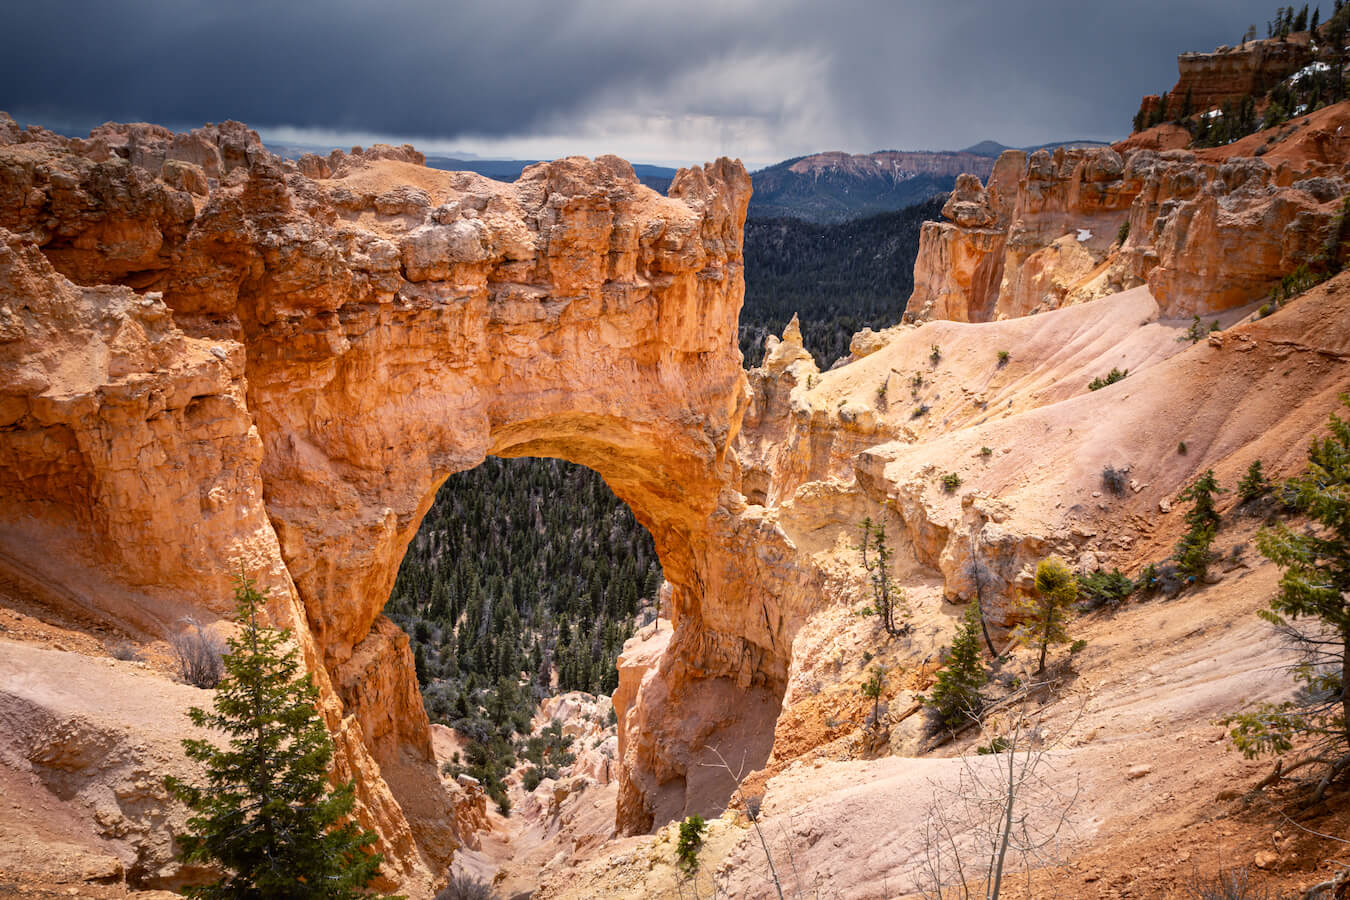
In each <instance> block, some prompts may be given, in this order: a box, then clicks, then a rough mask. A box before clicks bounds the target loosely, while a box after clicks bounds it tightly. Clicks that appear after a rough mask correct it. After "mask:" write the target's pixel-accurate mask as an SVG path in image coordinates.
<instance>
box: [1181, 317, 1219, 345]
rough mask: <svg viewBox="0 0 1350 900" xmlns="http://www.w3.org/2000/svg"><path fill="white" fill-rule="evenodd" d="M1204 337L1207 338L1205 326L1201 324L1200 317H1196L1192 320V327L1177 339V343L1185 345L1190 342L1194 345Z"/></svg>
mask: <svg viewBox="0 0 1350 900" xmlns="http://www.w3.org/2000/svg"><path fill="white" fill-rule="evenodd" d="M1214 324H1215V325H1217V324H1219V323H1218V322H1215V323H1214ZM1204 336H1205V326H1204V325H1203V324H1201V322H1200V317H1199V316H1195V317H1193V318H1192V319H1191V327H1190V328H1187V329H1186V331H1185V332H1184V333H1183V334H1182V335H1181V336H1180V337H1178V338H1177V343H1178V344H1182V343H1185V342H1186V341H1190V342H1191V343H1192V344H1194V343H1196V342H1197V341H1199V340H1200V339H1201V338H1202V337H1204Z"/></svg>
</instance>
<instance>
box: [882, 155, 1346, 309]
mask: <svg viewBox="0 0 1350 900" xmlns="http://www.w3.org/2000/svg"><path fill="white" fill-rule="evenodd" d="M1012 154H1013V151H1009V152H1008V153H1005V154H1004V156H1003V157H1002V158H1001V159H1000V161H999V167H1000V170H1001V169H1003V167H1007V168H1008V169H1018V170H1020V171H1019V172H1018V174H1017V175H1016V188H1015V191H1013V190H1010V189H1009V188H1008V187H1006V185H1008V184H1010V183H1011V182H1012V180H1013V179H1012V178H1011V177H1008V176H1005V179H1006V180H1005V181H1003V182H1002V184H998V185H995V184H993V183H992V182H991V186H990V188H988V189H986V190H981V188H980V186H979V185H978V184H977V183H973V179H965V180H963V182H962V184H961V185H959V186H958V188H957V190H956V191H954V192H953V193H952V198H951V200H950V201H949V202H948V204H947V206H946V207H944V210H943V212H944V215H946V216H947V217H948V218H949V219H951V220H952V221H951V222H949V223H927V224H926V225H925V226H924V232H923V236H922V238H921V240H920V245H919V256H918V258H917V260H916V261H915V266H914V273H915V278H914V283H915V288H914V293H913V294H912V295H911V297H910V301H909V305H908V308H907V311H906V315H907V316H908V317H910V318H913V319H939V318H946V319H953V320H956V321H966V322H980V321H991V320H995V319H1004V318H1012V317H1017V316H1024V315H1028V314H1030V313H1033V312H1041V311H1045V310H1048V309H1057V308H1059V307H1060V306H1064V305H1067V304H1072V303H1082V302H1085V301H1088V300H1092V299H1096V298H1098V297H1102V296H1105V295H1107V294H1110V293H1116V292H1119V291H1121V290H1127V289H1129V288H1132V287H1135V286H1137V285H1141V284H1147V285H1148V286H1149V288H1150V289H1151V290H1152V292H1153V295H1154V297H1155V298H1156V299H1157V300H1158V302H1159V304H1160V305H1161V307H1162V312H1163V314H1164V315H1165V316H1191V315H1208V314H1212V313H1216V312H1221V311H1223V310H1227V309H1232V308H1234V307H1237V306H1242V305H1244V304H1247V303H1250V302H1252V301H1254V300H1257V299H1259V298H1261V297H1263V296H1265V295H1267V294H1268V293H1269V292H1270V290H1271V289H1272V287H1274V285H1276V284H1277V283H1278V282H1279V281H1280V279H1281V278H1282V277H1283V276H1285V275H1287V274H1288V273H1290V272H1291V271H1293V270H1294V269H1295V268H1297V267H1298V266H1299V265H1300V264H1301V263H1304V262H1307V261H1308V260H1309V259H1311V258H1313V257H1314V256H1316V254H1317V253H1318V252H1319V251H1320V250H1321V248H1322V247H1323V245H1324V244H1325V243H1326V241H1327V239H1328V237H1329V235H1330V231H1331V229H1332V227H1333V224H1334V223H1335V221H1336V217H1337V216H1338V215H1339V213H1340V209H1341V204H1340V198H1341V197H1342V196H1343V195H1344V194H1345V193H1346V191H1347V189H1350V177H1347V172H1346V171H1345V170H1344V169H1343V168H1342V167H1341V166H1339V165H1336V166H1333V165H1329V164H1327V163H1326V162H1323V161H1321V160H1317V161H1309V162H1306V163H1304V164H1303V165H1302V166H1301V167H1299V166H1296V165H1294V164H1292V163H1290V162H1288V161H1284V162H1281V163H1280V164H1279V165H1278V166H1272V165H1270V164H1268V163H1266V162H1264V161H1262V160H1261V159H1257V158H1241V157H1230V158H1226V159H1225V158H1214V157H1212V156H1210V157H1207V158H1204V159H1202V158H1199V157H1198V156H1197V155H1196V154H1193V153H1190V152H1188V151H1183V150H1171V151H1164V152H1157V151H1153V150H1147V149H1126V150H1125V151H1124V152H1123V153H1119V152H1117V151H1116V150H1114V149H1111V148H1088V149H1065V148H1060V149H1058V150H1056V151H1055V152H1054V153H1053V154H1051V153H1048V152H1046V151H1037V152H1036V153H1033V154H1032V155H1031V156H1030V157H1027V158H1026V159H1025V162H1023V160H1022V158H1021V157H1020V156H1014V155H1012ZM998 176H999V170H996V172H995V178H997V177H998ZM996 193H997V194H998V195H999V196H1005V195H1008V194H1013V195H1014V196H1015V200H1014V202H1013V203H1012V208H1011V211H1010V212H1009V213H1008V215H1007V216H1006V218H1005V219H1000V217H999V215H997V211H996V210H995V209H994V208H993V207H992V206H991V205H990V203H989V201H988V200H987V199H986V198H987V197H989V196H994V195H995V194H996ZM1003 223H1006V224H1003ZM995 272H1001V276H1000V277H999V279H998V283H997V285H994V283H993V282H994V278H993V274H994V273H995Z"/></svg>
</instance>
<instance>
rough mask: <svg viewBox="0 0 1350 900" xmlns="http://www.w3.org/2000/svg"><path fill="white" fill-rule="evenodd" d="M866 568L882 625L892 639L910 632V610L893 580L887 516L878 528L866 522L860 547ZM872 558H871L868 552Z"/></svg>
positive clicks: (873, 601) (863, 525)
mask: <svg viewBox="0 0 1350 900" xmlns="http://www.w3.org/2000/svg"><path fill="white" fill-rule="evenodd" d="M858 549H859V551H861V555H862V564H863V568H864V569H866V570H867V580H868V582H869V584H870V585H871V588H872V603H873V607H872V608H873V609H874V610H875V611H876V613H877V615H879V616H881V624H882V626H883V627H884V628H885V629H886V633H887V634H889V635H891V636H896V635H901V634H905V633H906V632H908V631H909V622H908V621H907V619H908V617H909V607H908V606H907V605H906V603H905V592H904V591H902V590H901V589H900V588H899V586H898V585H896V583H895V581H894V579H892V578H891V555H892V553H891V548H890V546H889V545H888V544H887V543H886V522H885V514H884V513H883V514H882V519H881V520H879V521H878V522H877V523H876V524H875V525H874V524H873V523H872V520H871V519H870V518H868V519H863V522H862V543H861V544H860V545H859V546H858ZM869 549H870V550H871V551H872V557H871V558H870V559H869V558H868V555H867V554H868V550H869Z"/></svg>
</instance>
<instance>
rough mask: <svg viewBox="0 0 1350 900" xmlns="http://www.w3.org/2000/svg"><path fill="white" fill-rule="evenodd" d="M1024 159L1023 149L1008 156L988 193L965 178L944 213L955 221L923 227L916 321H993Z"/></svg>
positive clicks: (913, 308)
mask: <svg viewBox="0 0 1350 900" xmlns="http://www.w3.org/2000/svg"><path fill="white" fill-rule="evenodd" d="M1025 160H1026V154H1025V153H1024V152H1022V151H1020V150H1008V151H1005V152H1004V153H1003V154H1002V155H1001V156H999V158H998V162H997V163H996V164H995V166H994V170H993V172H992V173H991V175H990V177H989V185H988V187H987V188H986V187H984V186H982V185H981V184H980V182H979V179H978V178H976V177H975V176H973V175H969V174H967V175H962V176H961V177H960V178H958V179H957V183H956V189H955V190H954V191H952V195H951V197H950V199H948V201H947V203H946V205H944V206H943V208H942V214H943V215H944V216H946V217H947V218H948V219H950V220H951V221H950V222H925V223H924V225H923V230H922V232H921V233H920V235H919V254H918V256H917V258H916V259H915V262H914V292H913V294H911V295H910V301H909V307H908V311H909V312H911V313H913V315H914V316H915V317H917V318H921V319H955V320H957V321H962V322H969V321H982V320H984V319H987V318H988V317H989V315H990V313H991V310H992V306H993V303H994V302H995V301H996V300H997V299H998V292H999V286H1000V284H1001V283H1002V280H1003V255H1004V249H1005V247H1006V244H1007V230H1008V222H1009V218H1010V216H1011V215H1012V209H1013V205H1014V203H1015V202H1016V198H1017V183H1018V179H1019V178H1020V177H1021V170H1022V167H1023V165H1024V163H1025ZM972 317H973V318H972Z"/></svg>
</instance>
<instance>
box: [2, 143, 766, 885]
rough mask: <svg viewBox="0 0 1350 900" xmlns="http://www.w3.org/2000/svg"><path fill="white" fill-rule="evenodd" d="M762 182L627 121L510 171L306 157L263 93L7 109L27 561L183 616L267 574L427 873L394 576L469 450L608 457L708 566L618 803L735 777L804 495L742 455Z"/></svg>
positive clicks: (334, 720) (18, 566) (21, 544)
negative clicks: (756, 205)
mask: <svg viewBox="0 0 1350 900" xmlns="http://www.w3.org/2000/svg"><path fill="white" fill-rule="evenodd" d="M749 194H750V182H749V178H748V176H747V175H746V173H745V171H744V169H743V168H742V167H741V166H740V165H739V164H738V163H735V162H731V161H728V160H719V161H718V162H716V163H712V164H709V165H707V166H705V167H703V168H700V169H687V170H682V171H681V172H680V173H679V174H678V175H677V176H676V178H675V179H674V182H673V184H672V186H671V188H670V191H669V196H667V197H662V196H659V195H657V194H656V193H654V192H653V191H651V190H649V189H647V188H645V187H643V186H642V185H640V184H639V182H638V181H637V179H636V178H635V177H634V174H633V171H632V168H631V167H630V166H629V165H628V164H627V163H625V162H623V161H622V160H619V159H617V158H614V157H602V158H600V159H597V160H594V161H591V160H585V159H579V158H574V159H567V160H561V161H558V162H555V163H548V164H541V165H537V166H533V167H531V168H529V169H527V170H526V172H525V173H524V174H523V175H522V177H521V178H520V180H519V181H517V182H516V183H515V184H502V183H498V182H494V181H491V180H488V179H486V178H482V177H479V176H476V175H472V174H466V173H447V172H440V171H435V170H431V169H427V168H425V167H424V166H422V165H421V158H420V155H418V154H417V153H416V151H413V150H412V149H411V148H408V147H404V148H390V147H376V148H373V149H371V150H367V151H353V153H351V154H341V153H336V154H333V155H332V156H330V157H327V158H323V159H320V158H318V157H307V158H305V159H302V160H301V161H299V162H298V163H296V162H290V161H285V160H281V159H278V158H276V157H274V156H273V155H271V154H269V153H267V152H266V151H265V150H264V149H263V148H262V146H261V144H260V143H259V141H258V138H257V136H256V134H253V133H252V132H250V131H248V130H247V129H246V128H244V127H243V126H240V125H238V124H237V123H227V124H226V125H222V126H208V127H207V128H204V129H198V130H197V131H194V132H192V133H191V134H187V135H182V134H173V133H171V132H168V131H166V130H164V129H160V128H157V127H154V126H145V125H134V126H105V127H104V128H101V129H99V130H98V131H96V132H95V133H94V134H92V135H91V136H90V138H88V139H66V138H62V137H59V136H57V135H54V134H51V133H50V132H46V131H43V130H41V129H35V128H30V129H27V130H21V129H19V128H18V127H17V125H15V124H14V122H13V120H12V119H9V118H8V117H3V116H0V229H3V232H0V234H3V243H2V244H0V248H3V249H2V250H0V253H2V254H3V255H0V267H2V268H0V354H3V357H2V358H3V362H4V367H3V370H0V371H3V376H2V379H3V380H0V462H3V466H0V473H2V474H0V478H3V479H4V484H3V488H4V490H5V493H6V497H7V501H8V502H7V503H6V504H5V506H4V509H3V510H0V564H3V565H4V566H5V567H6V572H7V573H9V574H12V575H13V577H16V578H18V577H22V578H24V579H26V581H27V582H28V583H32V584H35V585H40V586H42V589H43V591H44V593H45V595H46V596H47V597H48V599H49V600H50V602H52V603H55V604H60V605H64V606H69V607H72V608H78V609H79V610H80V611H81V612H82V613H84V614H86V615H92V616H94V617H96V618H98V619H101V620H104V621H108V622H112V623H115V624H116V625H118V626H119V627H122V628H125V629H129V630H132V631H134V632H136V633H140V634H142V635H144V636H149V637H156V636H160V637H162V636H164V635H166V634H168V633H169V632H171V631H173V630H175V629H176V628H177V627H179V625H180V620H181V619H182V618H184V617H186V616H189V615H190V616H193V617H196V618H197V619H199V620H207V621H211V620H215V619H218V618H220V617H221V616H223V615H225V614H227V613H228V609H229V605H230V604H229V596H230V578H231V576H232V574H233V573H237V572H239V571H240V570H242V571H243V572H244V573H246V574H247V575H249V576H251V577H254V578H256V579H257V580H258V581H259V583H260V584H261V585H262V586H263V587H265V588H267V589H268V590H269V591H270V592H271V597H272V606H271V611H272V615H273V617H274V618H275V619H276V620H277V621H279V622H282V623H285V624H290V625H291V626H292V627H294V628H295V629H296V632H297V640H298V642H299V644H300V646H301V648H302V649H303V651H304V653H305V656H306V659H307V662H308V664H309V666H310V668H311V670H312V671H313V672H314V673H315V675H316V678H317V679H318V681H319V683H320V686H321V689H322V693H323V696H324V712H325V714H326V715H327V718H328V721H329V724H330V727H331V729H332V731H333V732H334V734H335V736H336V738H337V740H338V743H339V774H340V775H344V776H347V775H350V776H353V777H356V778H357V780H358V788H359V796H360V816H361V818H362V819H363V820H364V821H366V822H367V824H369V825H371V826H373V827H375V828H377V829H378V830H379V831H380V833H381V837H382V839H383V840H382V849H383V850H384V852H385V854H386V856H387V857H388V860H389V866H388V871H389V875H390V876H391V878H392V879H393V880H396V881H402V882H405V883H407V882H409V881H416V880H417V879H423V880H426V878H427V877H428V876H436V875H439V874H440V873H441V872H443V867H444V866H445V865H446V864H447V862H448V860H449V857H450V854H451V853H452V851H453V849H454V846H455V843H456V841H455V835H454V830H455V823H454V816H453V811H452V803H451V801H450V799H449V798H448V795H447V793H446V792H445V791H444V790H443V789H442V788H441V784H440V780H439V778H438V776H437V773H436V771H435V769H434V757H433V755H432V752H431V745H430V739H429V733H428V723H427V719H426V715H425V713H424V711H423V710H422V707H421V702H420V697H419V695H418V690H417V684H416V680H415V678H414V676H413V666H412V660H411V656H410V654H409V652H408V642H407V638H406V636H405V635H403V634H402V633H401V632H400V631H399V630H398V629H397V628H396V627H395V626H394V625H393V624H392V623H391V622H389V621H388V620H387V619H385V618H383V617H382V616H381V615H380V610H381V608H382V606H383V605H384V602H385V600H386V598H387V597H388V594H389V590H390V588H391V586H392V583H393V579H394V576H395V573H396V571H397V568H398V564H399V561H400V559H401V557H402V554H403V552H404V549H405V547H406V546H407V544H408V542H409V541H410V540H411V539H412V537H413V535H414V534H415V532H416V529H417V527H418V524H419V522H420V520H421V517H422V515H423V514H424V513H425V511H426V509H427V508H428V507H429V505H430V503H431V501H432V498H433V496H434V493H435V490H436V488H437V487H438V486H439V485H440V483H441V482H442V481H443V480H444V479H445V478H446V477H447V476H448V475H449V474H450V473H452V472H455V471H459V470H463V469H467V468H470V467H472V466H474V465H477V464H478V463H479V462H481V461H482V459H483V458H484V456H485V455H487V454H493V455H499V456H526V455H533V456H555V457H560V458H564V459H568V460H571V461H574V462H578V463H581V464H583V465H587V466H590V467H591V468H594V469H595V470H597V471H598V472H600V473H601V474H602V475H603V476H604V478H605V479H606V481H607V483H608V484H609V485H610V486H611V487H612V488H613V489H614V491H615V493H616V494H617V495H618V496H620V497H621V498H622V499H624V500H625V501H626V502H627V503H628V504H629V505H630V506H631V507H632V508H633V510H634V512H635V514H636V516H637V518H638V519H639V521H641V522H642V524H643V525H644V526H646V527H647V528H648V529H649V530H650V531H651V533H652V535H653V537H654V538H655V541H656V546H657V550H658V553H659V554H660V557H661V561H662V565H663V568H664V571H665V575H666V578H667V579H668V581H669V582H670V584H671V585H672V588H673V591H672V617H673V621H674V625H675V633H674V636H673V638H672V640H671V644H670V648H669V650H668V652H666V653H665V654H664V655H662V656H661V657H660V659H659V660H658V662H657V665H656V666H655V667H654V668H653V675H654V676H657V675H659V676H660V677H659V678H656V677H653V678H651V679H648V682H647V683H646V684H644V685H643V686H642V687H641V690H639V691H638V692H637V694H638V696H637V697H636V699H635V706H634V707H633V709H632V710H631V714H632V718H631V719H630V720H629V725H630V728H629V729H628V732H629V733H630V734H631V733H645V734H648V735H653V734H654V735H656V736H657V738H656V739H655V740H653V739H645V740H643V741H628V742H626V745H625V747H624V748H623V750H624V753H625V755H624V761H625V766H624V767H623V768H622V770H621V772H620V780H621V783H622V786H621V792H622V799H621V802H620V823H619V824H620V826H621V827H624V828H628V829H633V828H643V827H648V826H649V825H650V824H651V822H652V821H653V818H654V817H659V816H665V817H670V816H674V815H679V814H682V813H683V810H684V809H685V808H686V807H688V806H689V805H690V804H691V803H695V804H703V805H704V806H710V805H712V804H714V803H716V802H720V801H721V800H724V799H725V795H726V793H727V791H728V790H729V788H727V787H724V786H719V785H710V784H701V783H700V784H686V781H687V780H689V781H695V782H696V781H698V778H697V777H693V778H690V779H687V778H686V776H687V775H693V776H699V775H701V773H700V772H698V771H696V770H695V771H692V772H691V770H690V766H691V765H693V762H692V760H693V756H692V755H691V754H696V753H697V752H698V751H700V750H701V749H702V748H703V746H704V744H706V743H708V742H710V741H715V740H716V736H717V735H718V734H719V733H721V731H722V730H724V729H725V728H727V727H728V726H731V725H736V724H738V723H739V722H741V721H742V718H741V715H742V714H744V715H749V716H751V717H759V718H765V717H767V720H768V723H769V724H768V733H769V734H770V735H771V730H772V719H773V717H774V716H775V715H776V712H777V702H778V697H779V696H780V695H781V691H782V687H783V682H784V679H785V675H786V671H787V667H788V657H787V649H786V648H785V647H784V646H783V645H782V644H781V642H780V638H781V628H782V625H781V622H779V621H776V618H775V614H774V612H773V601H772V599H771V598H770V593H771V588H770V587H767V586H766V585H771V584H772V581H773V578H771V577H766V576H765V574H764V573H765V572H766V571H767V572H773V571H775V570H778V569H784V568H788V569H790V566H789V565H788V564H787V563H785V562H784V560H783V559H775V558H774V557H773V555H772V554H771V553H769V554H766V553H764V552H762V551H761V552H759V554H758V555H759V562H757V563H755V564H753V565H741V564H738V563H737V562H736V558H737V556H738V555H746V554H748V555H751V556H754V555H755V554H756V551H755V550H754V549H752V545H758V543H759V542H760V537H761V536H762V535H763V533H764V532H766V531H769V532H771V531H772V529H771V528H767V527H766V526H765V525H764V524H763V523H762V522H761V521H759V520H757V519H756V518H755V517H754V516H749V517H747V516H746V515H745V511H746V507H745V504H744V503H743V502H742V501H741V500H740V499H739V494H737V493H736V492H735V491H734V490H730V489H728V485H730V484H732V483H734V482H735V481H736V465H737V464H736V461H735V459H734V457H733V456H732V455H731V454H729V452H728V451H729V446H730V442H731V441H732V439H733V438H734V437H735V435H736V432H737V429H738V428H739V426H740V421H741V417H742V415H743V413H744V409H745V404H746V401H747V389H746V382H745V374H744V372H743V371H742V369H741V365H740V354H739V353H738V352H737V349H736V323H737V316H738V314H739V310H740V306H741V300H742V296H743V279H742V271H741V257H740V252H741V249H740V248H741V230H742V227H743V223H744V217H745V211H746V206H747V203H748V200H749ZM770 537H772V535H770ZM770 543H772V541H770ZM790 576H791V573H790V572H788V575H787V576H785V577H790ZM747 603H751V604H755V605H756V606H757V607H758V608H760V609H762V611H763V618H762V621H760V622H759V623H758V624H757V625H756V626H755V627H749V628H747V627H746V626H745V624H744V621H743V619H744V616H743V609H744V608H745V605H746V604H747ZM643 692H646V694H645V695H644V693H643ZM658 694H659V696H658ZM746 696H752V697H753V698H754V700H753V702H752V703H750V704H745V703H743V702H742V701H743V699H744V698H745V697H746ZM656 704H659V709H657V708H656ZM750 707H753V710H752V709H750ZM727 709H732V710H733V711H734V714H732V715H730V716H729V715H728V714H727V712H726V710H727ZM625 712H630V711H629V710H625ZM662 717H664V718H663V719H662ZM658 719H661V720H662V721H666V722H678V723H679V728H678V729H675V730H676V731H678V734H671V735H668V736H663V735H662V734H661V732H660V728H659V725H660V722H659V721H657V720H658ZM639 722H642V723H645V724H643V725H642V726H641V727H638V726H637V724H636V723H639ZM635 729H636V731H635ZM755 730H756V731H757V733H763V732H764V730H765V729H764V728H763V727H762V725H761V727H759V728H757V729H755ZM665 737H668V738H669V740H666V739H665ZM756 752H757V753H759V754H761V755H763V754H767V752H768V750H767V746H765V747H762V748H760V749H759V750H757V751H756ZM719 792H720V796H718V794H719Z"/></svg>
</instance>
